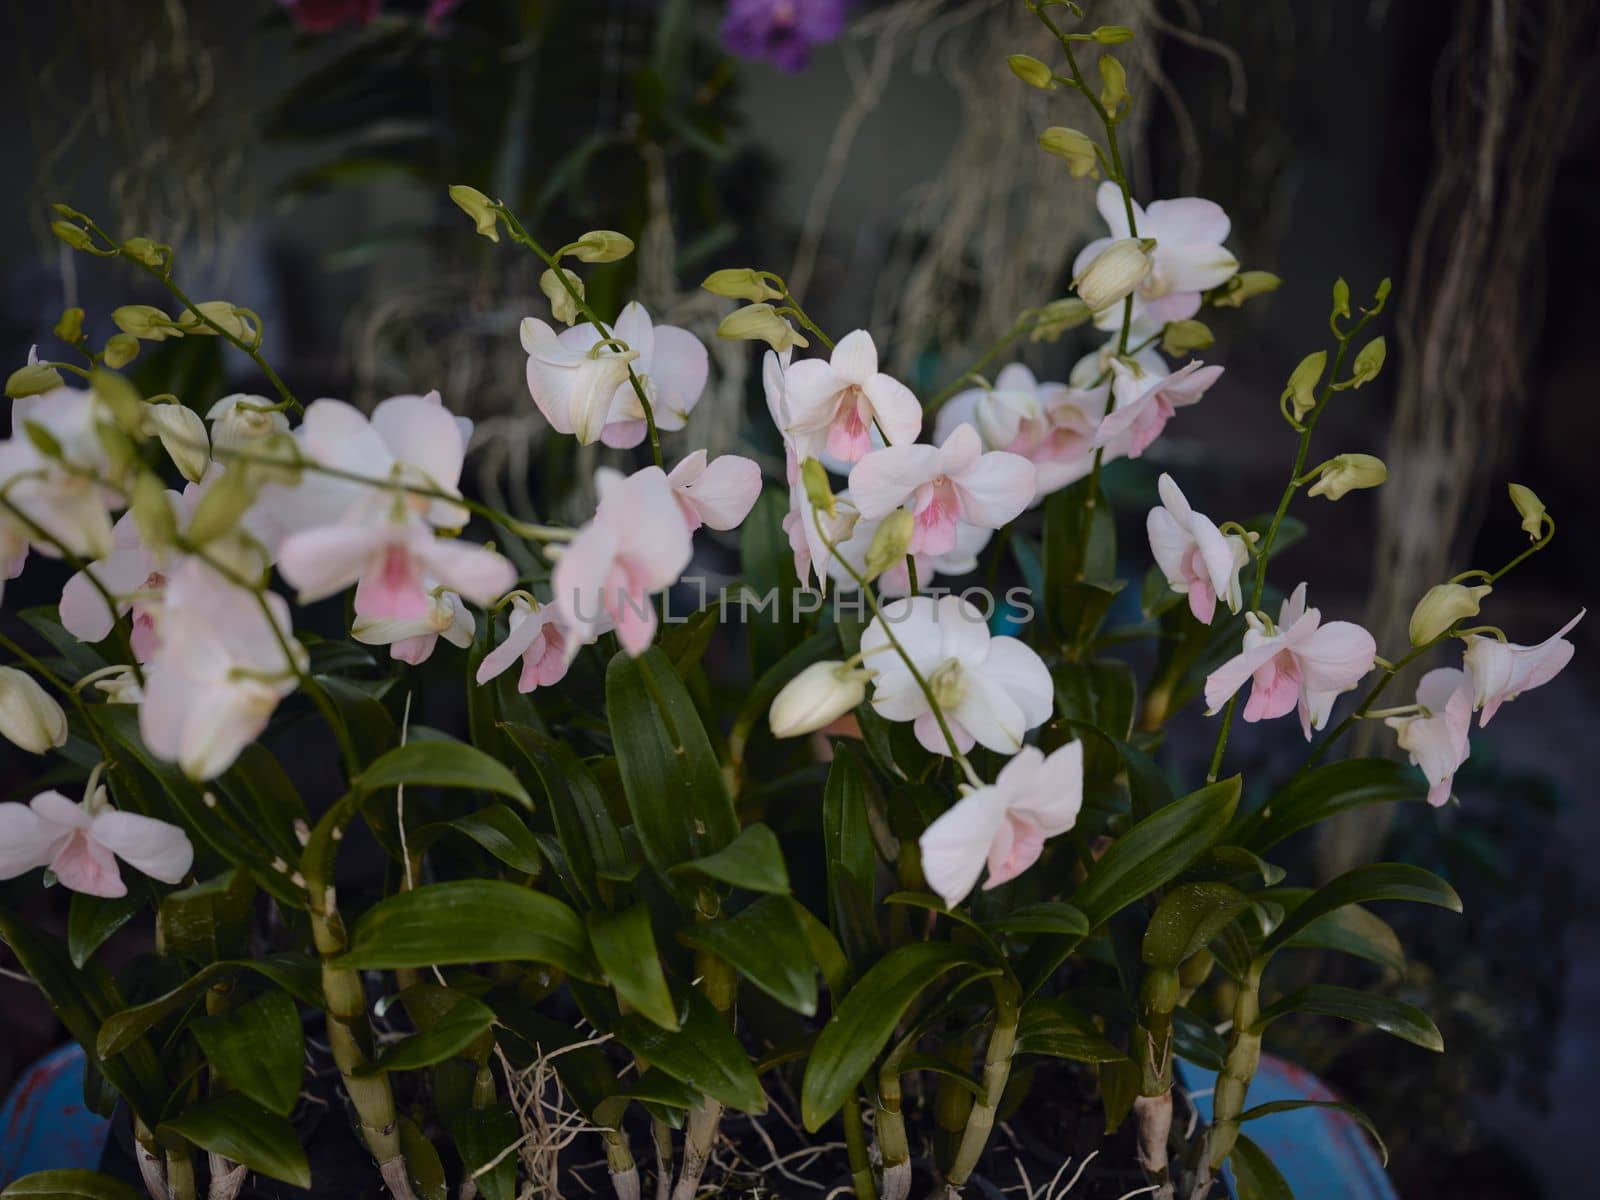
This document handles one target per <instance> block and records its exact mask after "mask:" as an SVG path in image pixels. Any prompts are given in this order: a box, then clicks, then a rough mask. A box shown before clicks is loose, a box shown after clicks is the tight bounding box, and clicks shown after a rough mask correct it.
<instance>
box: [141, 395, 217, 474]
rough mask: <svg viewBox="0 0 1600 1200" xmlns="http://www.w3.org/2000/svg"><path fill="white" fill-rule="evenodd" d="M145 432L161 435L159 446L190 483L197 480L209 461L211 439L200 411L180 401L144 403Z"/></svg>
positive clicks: (208, 464)
mask: <svg viewBox="0 0 1600 1200" xmlns="http://www.w3.org/2000/svg"><path fill="white" fill-rule="evenodd" d="M144 427H145V432H146V434H154V435H155V436H156V437H158V438H160V439H161V448H162V449H163V450H165V451H166V452H167V457H168V458H170V459H172V464H173V466H175V467H177V468H178V473H179V474H181V475H182V476H183V477H184V478H185V479H187V480H188V481H189V482H190V483H199V482H200V480H201V479H202V478H204V477H205V473H206V468H208V467H209V466H210V465H211V443H210V441H209V440H208V439H207V438H206V426H205V422H204V421H202V420H201V419H200V414H199V413H197V412H195V411H194V410H193V409H192V408H186V407H185V406H184V405H182V404H146V405H145V406H144Z"/></svg>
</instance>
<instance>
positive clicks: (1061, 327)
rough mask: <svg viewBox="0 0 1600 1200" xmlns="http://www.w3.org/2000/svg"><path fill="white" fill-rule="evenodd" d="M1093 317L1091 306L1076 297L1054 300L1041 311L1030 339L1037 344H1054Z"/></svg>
mask: <svg viewBox="0 0 1600 1200" xmlns="http://www.w3.org/2000/svg"><path fill="white" fill-rule="evenodd" d="M1092 316H1094V313H1092V312H1090V311H1089V306H1088V305H1087V304H1085V303H1084V302H1083V301H1082V300H1080V299H1078V298H1077V297H1076V296H1067V297H1065V298H1063V299H1061V300H1052V301H1050V303H1049V304H1046V305H1045V306H1044V307H1043V308H1041V309H1040V310H1039V319H1038V322H1037V323H1036V324H1035V325H1034V327H1033V333H1032V334H1031V335H1030V337H1031V339H1032V340H1033V341H1035V342H1053V341H1055V340H1056V339H1057V338H1058V337H1060V336H1061V335H1062V334H1063V333H1065V332H1066V331H1067V330H1069V329H1076V328H1077V327H1078V326H1079V325H1083V324H1086V323H1087V322H1088V320H1089V318H1090V317H1092Z"/></svg>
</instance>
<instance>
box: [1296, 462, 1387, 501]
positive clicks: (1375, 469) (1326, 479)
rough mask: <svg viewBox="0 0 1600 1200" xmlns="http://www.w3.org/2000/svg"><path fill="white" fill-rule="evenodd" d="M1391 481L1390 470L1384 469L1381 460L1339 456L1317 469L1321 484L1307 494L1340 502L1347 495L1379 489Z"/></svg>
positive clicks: (1316, 484) (1318, 481)
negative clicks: (1388, 480) (1366, 489)
mask: <svg viewBox="0 0 1600 1200" xmlns="http://www.w3.org/2000/svg"><path fill="white" fill-rule="evenodd" d="M1388 478H1389V468H1388V467H1386V466H1384V465H1383V459H1381V458H1375V457H1373V456H1372V455H1370V454H1339V455H1336V456H1334V457H1333V458H1330V459H1329V460H1328V461H1327V462H1325V463H1323V464H1322V466H1320V467H1319V468H1317V482H1316V483H1314V484H1312V486H1311V491H1310V492H1309V493H1307V494H1308V495H1312V496H1326V497H1327V498H1328V499H1329V500H1338V499H1341V498H1342V497H1343V496H1344V494H1345V493H1346V492H1354V491H1359V490H1360V489H1362V488H1375V487H1377V486H1378V485H1379V484H1381V483H1383V481H1384V480H1386V479H1388Z"/></svg>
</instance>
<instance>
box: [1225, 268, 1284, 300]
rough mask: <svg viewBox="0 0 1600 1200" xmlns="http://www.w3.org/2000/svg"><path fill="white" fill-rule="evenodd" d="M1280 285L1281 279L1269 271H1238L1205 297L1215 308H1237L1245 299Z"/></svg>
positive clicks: (1273, 289) (1262, 293)
mask: <svg viewBox="0 0 1600 1200" xmlns="http://www.w3.org/2000/svg"><path fill="white" fill-rule="evenodd" d="M1282 286H1283V280H1281V279H1279V278H1278V277H1277V276H1276V275H1274V274H1273V273H1272V272H1271V271H1240V272H1239V273H1238V274H1237V275H1235V276H1234V277H1233V278H1232V279H1230V280H1228V282H1227V283H1224V284H1222V285H1221V286H1219V287H1216V288H1213V289H1212V290H1211V291H1210V292H1209V293H1208V294H1207V296H1206V299H1208V300H1210V301H1211V303H1212V304H1213V305H1214V306H1215V307H1217V308H1238V307H1240V306H1241V305H1242V304H1243V303H1244V302H1245V301H1246V300H1251V299H1254V298H1255V297H1256V296H1265V295H1266V294H1267V293H1268V292H1275V291H1277V290H1278V289H1279V288H1280V287H1282Z"/></svg>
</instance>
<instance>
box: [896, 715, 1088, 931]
mask: <svg viewBox="0 0 1600 1200" xmlns="http://www.w3.org/2000/svg"><path fill="white" fill-rule="evenodd" d="M1082 807H1083V743H1082V742H1068V743H1067V744H1066V745H1065V746H1062V747H1061V748H1060V749H1058V750H1056V751H1055V752H1053V753H1052V754H1050V755H1049V756H1048V757H1046V756H1045V754H1044V752H1043V751H1041V750H1039V748H1038V747H1036V746H1024V747H1023V748H1022V749H1021V750H1019V751H1018V752H1017V753H1016V755H1015V756H1014V757H1012V758H1011V759H1010V760H1009V761H1008V762H1007V763H1006V765H1005V766H1003V767H1001V768H1000V774H999V775H998V776H997V777H996V778H995V781H994V783H992V784H991V785H989V786H988V787H981V788H976V789H974V790H972V791H970V792H968V793H967V794H966V795H965V796H963V797H962V798H961V799H960V800H958V801H956V803H955V805H954V806H953V807H951V808H950V809H949V810H948V811H946V812H945V813H944V814H943V815H942V816H940V817H938V818H937V819H936V820H935V821H934V822H933V824H931V825H929V826H928V828H927V829H926V830H925V831H924V832H923V835H922V837H921V839H920V843H919V844H920V845H921V848H922V873H923V875H924V876H925V877H926V878H927V881H928V886H929V887H931V888H932V889H933V890H934V891H936V892H938V893H939V896H940V898H941V899H943V900H944V902H945V904H946V905H947V906H949V907H951V908H954V907H955V906H956V905H957V904H960V903H961V901H962V900H963V899H965V898H966V896H967V894H968V893H969V892H971V891H972V888H973V885H974V884H976V883H977V882H978V875H979V874H980V873H981V872H982V871H983V868H984V864H985V863H987V864H988V867H989V877H988V879H986V880H985V881H984V884H983V886H984V890H985V891H987V890H988V889H990V888H996V887H999V886H1000V885H1001V884H1002V883H1009V882H1010V881H1011V880H1013V879H1015V878H1016V877H1017V876H1019V875H1021V874H1022V873H1023V872H1024V871H1026V870H1027V869H1028V868H1029V867H1031V866H1033V864H1034V863H1036V862H1038V861H1039V854H1040V852H1041V851H1042V850H1043V849H1044V843H1045V839H1046V838H1052V837H1056V836H1057V835H1059V834H1063V833H1065V832H1067V830H1069V829H1071V828H1072V827H1073V826H1074V825H1076V824H1077V822H1078V811H1079V810H1080V809H1081V808H1082Z"/></svg>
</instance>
